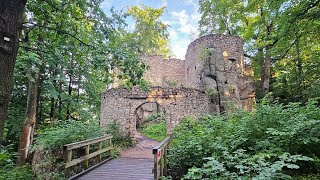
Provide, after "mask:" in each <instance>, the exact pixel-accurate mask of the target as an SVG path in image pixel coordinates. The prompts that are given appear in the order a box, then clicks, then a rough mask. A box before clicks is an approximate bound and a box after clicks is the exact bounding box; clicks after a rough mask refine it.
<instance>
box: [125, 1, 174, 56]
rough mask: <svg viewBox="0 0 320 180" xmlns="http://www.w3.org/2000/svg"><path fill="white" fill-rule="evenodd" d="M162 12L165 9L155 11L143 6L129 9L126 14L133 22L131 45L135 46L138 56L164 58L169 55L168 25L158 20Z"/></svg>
mask: <svg viewBox="0 0 320 180" xmlns="http://www.w3.org/2000/svg"><path fill="white" fill-rule="evenodd" d="M164 10H165V7H162V8H159V9H156V8H151V7H148V6H145V5H142V6H141V7H138V6H131V7H129V9H128V14H129V15H130V16H131V17H132V18H133V19H134V21H135V29H134V31H133V36H132V37H131V38H132V43H134V44H136V46H137V49H138V52H139V53H140V54H143V55H145V54H152V55H153V54H155V55H163V56H164V57H168V55H169V54H170V49H169V39H168V37H169V33H168V31H167V29H168V25H166V24H164V23H163V22H162V21H161V20H160V17H161V16H162V14H163V12H164Z"/></svg>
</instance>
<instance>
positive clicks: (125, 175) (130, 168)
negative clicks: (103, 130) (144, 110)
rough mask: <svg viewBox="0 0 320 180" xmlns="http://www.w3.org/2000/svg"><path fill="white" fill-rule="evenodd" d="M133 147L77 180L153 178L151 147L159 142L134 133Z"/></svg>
mask: <svg viewBox="0 0 320 180" xmlns="http://www.w3.org/2000/svg"><path fill="white" fill-rule="evenodd" d="M136 140H137V142H138V143H137V144H136V146H135V147H133V148H130V149H128V150H127V151H124V152H122V153H121V157H120V158H117V159H113V160H111V161H108V162H106V163H104V164H102V165H100V166H98V167H97V168H94V169H93V170H91V171H89V172H87V173H85V174H84V175H82V176H80V177H78V178H77V180H105V179H106V180H151V179H153V173H152V168H153V166H154V163H153V154H152V148H153V147H155V146H156V145H157V144H158V143H159V142H157V141H155V140H152V139H148V138H145V137H143V136H142V135H141V134H140V133H138V132H137V134H136Z"/></svg>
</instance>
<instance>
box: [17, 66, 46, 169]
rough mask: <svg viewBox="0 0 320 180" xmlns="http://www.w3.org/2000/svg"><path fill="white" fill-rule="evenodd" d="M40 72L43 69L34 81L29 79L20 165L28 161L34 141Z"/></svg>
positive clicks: (20, 145) (21, 139) (20, 144)
mask: <svg viewBox="0 0 320 180" xmlns="http://www.w3.org/2000/svg"><path fill="white" fill-rule="evenodd" d="M30 73H31V72H30ZM40 74H41V71H40V69H39V71H38V72H37V73H36V75H35V76H34V81H29V85H28V87H29V89H28V98H27V110H26V115H25V120H24V123H23V127H22V132H21V136H20V142H19V157H18V159H17V164H19V165H23V164H25V163H26V159H27V156H28V152H29V147H30V145H31V144H32V141H33V133H34V128H35V125H36V117H37V97H38V86H39V80H40Z"/></svg>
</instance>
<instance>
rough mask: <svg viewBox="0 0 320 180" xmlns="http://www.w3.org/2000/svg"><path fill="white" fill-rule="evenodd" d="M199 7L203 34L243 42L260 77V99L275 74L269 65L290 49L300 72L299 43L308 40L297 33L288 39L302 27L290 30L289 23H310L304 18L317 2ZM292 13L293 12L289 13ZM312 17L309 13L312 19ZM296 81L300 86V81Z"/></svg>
mask: <svg viewBox="0 0 320 180" xmlns="http://www.w3.org/2000/svg"><path fill="white" fill-rule="evenodd" d="M199 4H200V8H199V10H200V12H201V13H202V17H201V20H200V22H199V24H200V30H201V32H202V34H206V33H212V32H214V33H227V34H234V35H239V36H241V37H242V38H243V39H244V40H245V42H246V45H245V47H246V55H247V56H248V57H251V59H252V61H253V65H255V67H256V68H255V69H256V70H257V71H255V74H256V75H257V74H259V79H260V86H259V87H260V88H259V89H260V92H261V96H264V95H266V94H267V93H268V92H269V91H270V87H271V86H270V84H271V82H270V79H271V74H272V73H274V72H273V71H272V67H273V65H272V64H273V63H274V62H275V61H279V60H281V59H283V58H284V57H285V56H286V55H288V54H287V52H289V49H291V48H292V47H295V53H296V54H297V56H295V57H296V61H297V66H298V72H300V73H301V72H302V64H301V58H302V56H301V48H302V47H303V46H301V43H299V40H298V39H300V38H301V37H302V36H301V35H303V36H308V34H309V33H307V32H303V33H299V32H297V31H296V32H295V36H290V32H292V30H293V29H299V28H300V27H302V24H300V25H301V26H298V27H297V28H296V27H295V28H293V27H292V25H293V21H292V19H293V18H298V17H305V19H309V20H311V19H312V18H311V16H309V17H307V16H308V15H306V14H308V12H309V11H310V10H312V9H314V7H317V6H318V5H319V1H308V0H302V1H296V0H279V1H267V0H249V1H248V0H237V1H232V0H223V1H222V0H200V1H199ZM297 7H300V8H297ZM293 9H296V10H295V11H292V10H293ZM297 9H300V11H299V10H298V11H297ZM315 14H316V13H312V15H313V16H315ZM318 14H319V13H318ZM288 22H289V23H288ZM306 24H308V22H306ZM288 27H290V28H288ZM293 31H294V30H293ZM313 31H314V30H313ZM299 34H300V35H299ZM285 39H286V40H285ZM293 45H294V46H293ZM279 47H285V48H286V49H284V48H282V50H283V51H282V52H280V51H278V50H279V49H281V48H279ZM298 81H299V82H300V84H301V83H302V81H301V79H300V78H298ZM298 87H301V85H299V86H298ZM300 91H301V88H300ZM300 94H301V93H300Z"/></svg>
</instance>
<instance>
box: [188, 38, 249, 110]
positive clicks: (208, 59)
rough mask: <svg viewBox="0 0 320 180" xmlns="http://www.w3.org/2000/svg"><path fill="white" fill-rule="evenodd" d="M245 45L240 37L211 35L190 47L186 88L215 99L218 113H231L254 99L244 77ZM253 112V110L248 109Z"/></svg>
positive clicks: (247, 81) (214, 102)
mask: <svg viewBox="0 0 320 180" xmlns="http://www.w3.org/2000/svg"><path fill="white" fill-rule="evenodd" d="M243 54H244V53H243V41H242V39H241V38H240V37H238V36H231V35H221V34H212V35H207V36H203V37H200V38H198V39H196V40H195V41H193V42H192V43H191V44H190V45H189V46H188V50H187V54H186V60H185V86H186V87H190V88H197V89H200V90H201V91H204V92H206V93H207V94H208V95H210V96H211V97H212V102H213V104H215V105H216V106H217V108H216V109H217V111H220V112H228V111H232V110H234V109H239V108H241V107H243V104H248V102H243V101H248V98H249V96H250V97H251V96H252V97H254V88H253V86H252V85H251V84H250V83H252V80H251V79H250V77H249V76H248V77H245V75H244V74H243V72H244V62H243ZM248 109H250V108H248Z"/></svg>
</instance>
